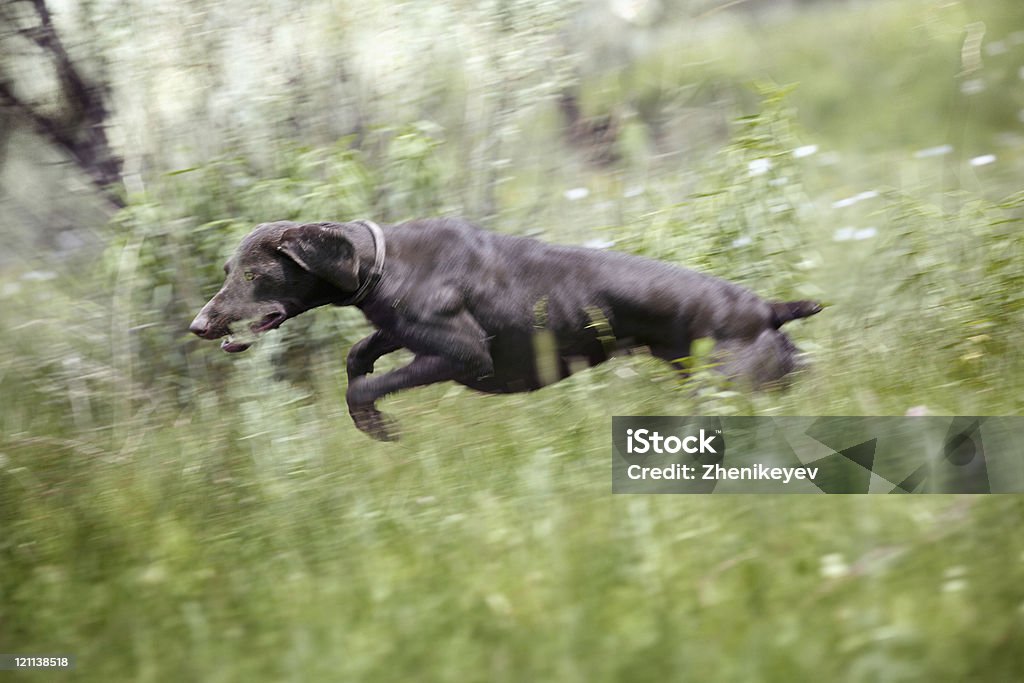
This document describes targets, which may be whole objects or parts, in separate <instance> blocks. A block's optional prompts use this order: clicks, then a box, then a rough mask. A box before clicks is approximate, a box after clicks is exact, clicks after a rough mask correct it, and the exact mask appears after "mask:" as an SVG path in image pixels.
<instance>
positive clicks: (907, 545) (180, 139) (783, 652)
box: [0, 0, 1024, 681]
mask: <svg viewBox="0 0 1024 683" xmlns="http://www.w3.org/2000/svg"><path fill="white" fill-rule="evenodd" d="M1021 177H1024V5H1022V4H1021V3H1020V2H1019V0H972V1H971V2H966V1H963V2H958V1H955V0H941V1H940V0H904V1H903V2H886V1H884V0H858V1H855V0H774V1H772V0H746V1H744V0H732V1H731V2H726V1H724V0H714V1H713V0H660V1H658V0H607V1H606V0H592V1H586V2H543V1H533V2H527V1H525V0H491V1H487V0H482V1H480V2H471V1H468V0H467V1H464V2H447V3H427V2H415V1H412V0H407V1H399V0H382V1H380V2H374V3H360V2H354V1H351V0H312V1H309V2H294V1H289V0H270V1H264V0H255V1H253V0H250V1H248V2H244V3H243V2H237V1H235V0H220V1H217V2H195V1H192V0H184V1H180V2H170V1H164V0H148V1H142V0H128V1H121V2H109V1H105V0H89V1H84V0H83V1H74V0H3V1H2V2H0V240H2V244H3V248H2V249H0V347H2V348H3V349H4V351H3V353H2V355H0V650H2V651H4V652H20V653H58V652H59V653H64V654H74V655H76V656H77V657H78V670H77V672H76V676H77V677H78V678H81V679H85V680H105V681H107V680H127V679H131V680H140V681H148V680H181V679H188V680H222V681H232V680H317V679H342V680H368V681H380V680H391V679H397V678H399V677H405V678H414V679H425V680H453V681H467V680H488V681H495V680H499V681H500V680H508V681H521V680H551V679H556V678H557V679H559V680H567V681H574V680H580V681H584V680H585V681H597V680H664V679H679V678H685V677H690V678H698V679H702V680H728V681H755V680H765V681H783V680H785V681H791V680H807V679H810V678H812V677H813V678H814V679H833V680H839V679H841V680H851V681H861V680H864V681H909V680H924V679H926V680H963V679H965V678H968V677H971V678H977V679H983V680H1016V679H1020V678H1021V677H1022V676H1024V662H1022V660H1021V658H1020V655H1019V653H1018V652H1017V651H1016V647H1017V644H1018V643H1019V642H1021V639H1022V637H1024V588H1022V586H1024V539H1022V537H1021V535H1020V533H1019V527H1020V524H1021V522H1022V521H1024V502H1022V501H1021V500H1020V499H1019V498H1018V497H1015V496H989V497H944V496H921V497H913V498H898V499H897V498H892V499H889V498H887V497H884V496H872V497H866V496H864V497H861V496H828V497H820V498H819V497H813V498H803V497H773V496H746V497H734V496H722V497H716V496H710V497H693V496H615V497H613V496H612V495H611V493H610V490H611V487H610V468H609V457H608V456H609V452H610V445H611V444H610V442H609V438H608V437H609V432H610V417H611V416H612V415H630V414H649V415H688V414H709V415H732V414H755V415H826V414H828V415H904V414H935V415H1016V414H1020V413H1021V411H1022V401H1024V398H1022V397H1024V381H1022V378H1024V376H1022V363H1024V360H1022V357H1021V354H1020V353H1019V349H1020V348H1021V347H1022V346H1024V326H1022V324H1021V323H1022V311H1024V258H1022V257H1024V233H1022V230H1021V228H1022V225H1021V219H1022V215H1024V193H1022V192H1021V189H1022V188H1021V182H1020V178H1021ZM438 215H459V216H465V217H467V218H470V219H472V220H474V221H476V222H478V223H479V224H481V225H483V226H485V227H487V228H489V229H492V230H496V231H500V232H506V233H513V234H523V235H534V236H538V237H542V238H544V239H546V240H549V241H553V242H561V243H567V244H586V245H589V246H594V247H598V248H614V249H618V250H622V251H628V252H631V253H637V254H643V255H647V256H652V257H656V258H660V259H664V260H667V261H671V262H674V263H678V264H680V265H684V266H687V267H691V268H696V269H699V270H702V271H704V272H710V273H713V274H716V275H719V276H722V277H725V278H728V279H730V280H733V281H736V282H740V283H742V284H744V285H747V286H749V287H751V288H752V289H754V290H755V291H757V292H758V293H760V294H762V295H764V296H766V297H769V298H778V299H787V298H817V299H821V300H824V301H827V302H828V303H829V304H830V307H829V308H828V309H827V310H826V312H825V313H823V314H822V315H820V316H817V317H815V318H813V319H811V320H809V321H807V322H803V323H796V324H794V325H793V327H792V328H791V329H789V328H788V331H790V332H791V333H792V334H793V336H794V338H795V339H796V341H797V343H798V345H799V346H800V347H801V348H802V349H803V350H804V351H805V352H806V354H807V356H808V361H809V366H808V368H807V369H806V370H805V371H803V372H801V373H800V374H799V376H798V377H797V378H796V380H795V382H794V383H793V386H792V388H791V389H789V390H788V391H786V392H776V393H771V394H758V395H749V394H742V393H737V392H734V391H731V390H730V389H729V388H728V387H723V386H722V385H721V384H720V383H719V382H718V381H717V380H716V378H715V376H714V373H706V372H705V373H697V374H696V375H695V376H694V377H693V378H692V379H691V380H688V381H687V382H686V383H685V384H681V383H680V382H679V381H678V380H677V379H676V378H675V377H674V375H673V374H672V373H671V372H669V371H668V370H667V368H666V367H665V366H664V365H663V364H662V363H661V362H659V361H654V360H652V359H650V358H645V357H633V358H628V359H619V360H617V361H615V362H612V363H608V364H606V365H604V366H601V367H599V368H596V369H594V370H591V371H589V372H586V373H582V374H580V375H577V376H575V377H573V378H571V379H570V380H567V381H565V382H562V383H559V384H558V385H555V386H552V387H549V388H546V389H544V390H543V391H541V392H538V393H536V394H533V395H525V396H508V397H487V396H482V395H478V394H474V393H473V392H471V391H469V390H467V389H464V388H461V387H458V386H454V385H439V386H432V387H426V388H423V389H417V390H414V391H408V392H404V393H401V394H399V395H397V396H394V397H390V398H388V399H386V400H385V401H383V402H382V406H381V407H382V408H383V409H384V410H385V411H386V412H388V413H389V414H391V415H392V416H394V417H395V418H396V419H397V420H398V421H399V424H400V425H401V428H402V429H403V432H404V440H403V441H402V442H400V443H398V444H380V443H376V442H373V441H371V440H369V439H368V438H366V437H365V436H364V435H362V434H361V433H359V432H357V431H356V430H355V428H354V427H353V425H352V424H351V421H350V420H349V418H348V415H347V412H346V409H345V406H344V391H345V380H344V376H345V373H344V354H345V352H346V351H347V349H348V347H349V346H350V345H351V344H352V343H353V342H354V341H355V340H357V339H359V338H360V337H362V336H364V335H365V334H366V333H367V332H368V327H367V325H366V323H365V322H364V321H363V320H362V318H361V316H360V314H359V313H358V311H353V310H327V309H321V310H318V311H317V312H315V313H311V314H308V315H305V316H302V317H300V318H298V319H295V320H292V321H289V323H288V324H287V325H286V326H285V328H283V329H282V330H280V331H278V332H274V333H271V334H270V335H268V336H267V337H265V338H264V339H263V340H262V341H261V342H260V344H258V345H257V346H256V347H254V348H253V349H251V350H250V351H248V352H247V353H246V354H242V355H239V356H228V355H227V354H223V353H221V352H220V351H219V349H218V348H217V345H216V344H213V343H209V342H206V343H204V342H202V341H200V340H198V339H196V338H194V337H190V336H189V335H188V333H187V325H188V323H189V321H190V320H191V319H192V317H193V316H194V315H195V312H196V311H198V309H199V308H200V307H201V305H202V304H203V303H204V302H205V301H206V300H207V299H208V298H209V297H210V296H211V295H212V294H213V293H214V292H216V290H217V289H218V287H219V285H220V282H221V279H222V273H221V265H222V263H223V262H224V260H225V259H226V257H227V256H228V255H229V254H230V253H231V252H232V251H233V249H234V247H235V245H236V244H237V242H238V240H239V239H240V238H241V236H243V235H244V234H245V233H247V232H248V231H249V230H250V229H251V228H252V226H253V225H255V224H257V223H260V222H264V221H269V220H279V219H289V220H297V221H312V220H347V219H352V218H357V217H367V218H372V219H373V220H376V221H379V222H381V223H391V222H398V221H401V220H404V219H408V218H412V217H423V216H438ZM407 359H408V357H407V356H406V357H403V356H402V355H401V354H395V357H394V358H388V359H385V360H384V361H382V369H386V368H387V367H389V366H393V365H394V364H397V363H402V362H404V361H407ZM389 364H390V365H389Z"/></svg>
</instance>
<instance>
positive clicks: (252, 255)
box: [189, 221, 359, 353]
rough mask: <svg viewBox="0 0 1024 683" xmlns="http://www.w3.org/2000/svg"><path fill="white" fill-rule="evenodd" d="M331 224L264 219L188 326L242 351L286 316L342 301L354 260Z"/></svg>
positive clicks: (353, 280) (351, 284) (352, 280)
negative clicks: (218, 285) (214, 292)
mask: <svg viewBox="0 0 1024 683" xmlns="http://www.w3.org/2000/svg"><path fill="white" fill-rule="evenodd" d="M343 228H344V226H343V225H340V224H336V223H312V224H305V225H300V224H298V223H292V222H289V221H280V222H277V223H263V224H262V225H259V226H257V228H256V229H255V230H253V231H252V232H251V233H249V235H248V236H246V238H245V239H243V240H242V243H241V244H240V245H239V246H238V249H237V250H236V251H235V254H234V255H233V256H232V257H231V258H230V259H229V260H228V262H227V263H225V264H224V273H225V275H226V277H225V279H224V285H223V286H222V287H221V288H220V291H219V292H217V294H216V295H214V297H213V298H212V299H210V301H209V302H208V303H207V304H206V305H205V306H203V309H202V310H201V311H199V315H197V316H196V318H195V320H193V321H192V324H191V325H189V330H190V331H191V332H193V333H194V334H196V335H198V336H200V337H202V338H203V339H220V338H221V337H224V341H223V342H222V343H221V348H222V349H224V350H225V351H227V352H229V353H237V352H239V351H245V350H246V349H247V348H249V346H251V345H252V343H253V342H254V341H255V340H256V338H257V337H258V336H259V335H260V334H262V333H264V332H267V331H269V330H273V329H276V328H278V327H280V326H281V323H283V322H284V321H285V320H288V319H289V318H293V317H295V316H297V315H299V314H300V313H303V312H305V311H308V310H309V309H311V308H316V307H317V306H323V305H324V304H328V303H332V302H335V301H338V300H341V299H344V295H345V294H346V293H349V292H351V291H353V290H355V289H357V287H358V272H359V258H358V257H357V255H356V253H355V249H354V248H353V246H352V243H351V242H350V241H349V240H348V238H347V237H346V236H345V234H344V230H343Z"/></svg>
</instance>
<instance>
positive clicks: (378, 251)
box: [342, 219, 384, 306]
mask: <svg viewBox="0 0 1024 683" xmlns="http://www.w3.org/2000/svg"><path fill="white" fill-rule="evenodd" d="M352 222H353V223H358V224H359V225H362V226H364V227H365V228H366V229H367V230H369V231H370V235H371V236H372V237H373V251H374V253H373V268H372V269H371V270H370V277H368V278H366V281H365V282H364V283H363V284H361V285H359V289H357V290H356V293H355V294H353V295H352V296H351V297H350V298H349V300H348V301H346V302H345V303H344V304H342V306H354V305H355V304H358V303H359V302H361V301H362V300H363V299H365V298H366V297H367V296H369V295H370V292H372V291H373V289H374V288H375V287H376V286H377V284H378V283H379V282H380V279H381V277H382V276H383V275H384V231H383V230H381V229H380V226H379V225H377V224H376V223H374V222H373V221H370V220H364V219H360V220H356V221H352Z"/></svg>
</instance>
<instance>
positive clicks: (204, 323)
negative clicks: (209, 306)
mask: <svg viewBox="0 0 1024 683" xmlns="http://www.w3.org/2000/svg"><path fill="white" fill-rule="evenodd" d="M209 329H210V319H209V318H207V317H206V314H205V313H200V314H199V315H197V316H196V319H195V320H193V321H192V324H191V325H189V326H188V331H189V332H191V333H192V334H194V335H196V336H199V337H205V336H206V334H207V332H208V331H209Z"/></svg>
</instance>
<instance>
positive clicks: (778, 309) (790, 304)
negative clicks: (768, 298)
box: [768, 301, 823, 329]
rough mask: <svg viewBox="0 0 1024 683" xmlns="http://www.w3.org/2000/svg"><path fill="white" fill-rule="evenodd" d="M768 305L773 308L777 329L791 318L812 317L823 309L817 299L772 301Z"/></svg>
mask: <svg viewBox="0 0 1024 683" xmlns="http://www.w3.org/2000/svg"><path fill="white" fill-rule="evenodd" d="M768 305H769V306H771V308H772V318H773V322H774V325H775V329H779V328H780V327H782V326H783V325H785V324H786V323H788V322H789V321H790V320H796V319H797V318H810V317H811V316H812V315H814V314H815V313H821V311H822V310H823V307H822V305H821V304H819V303H818V302H817V301H772V302H769V303H768Z"/></svg>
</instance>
